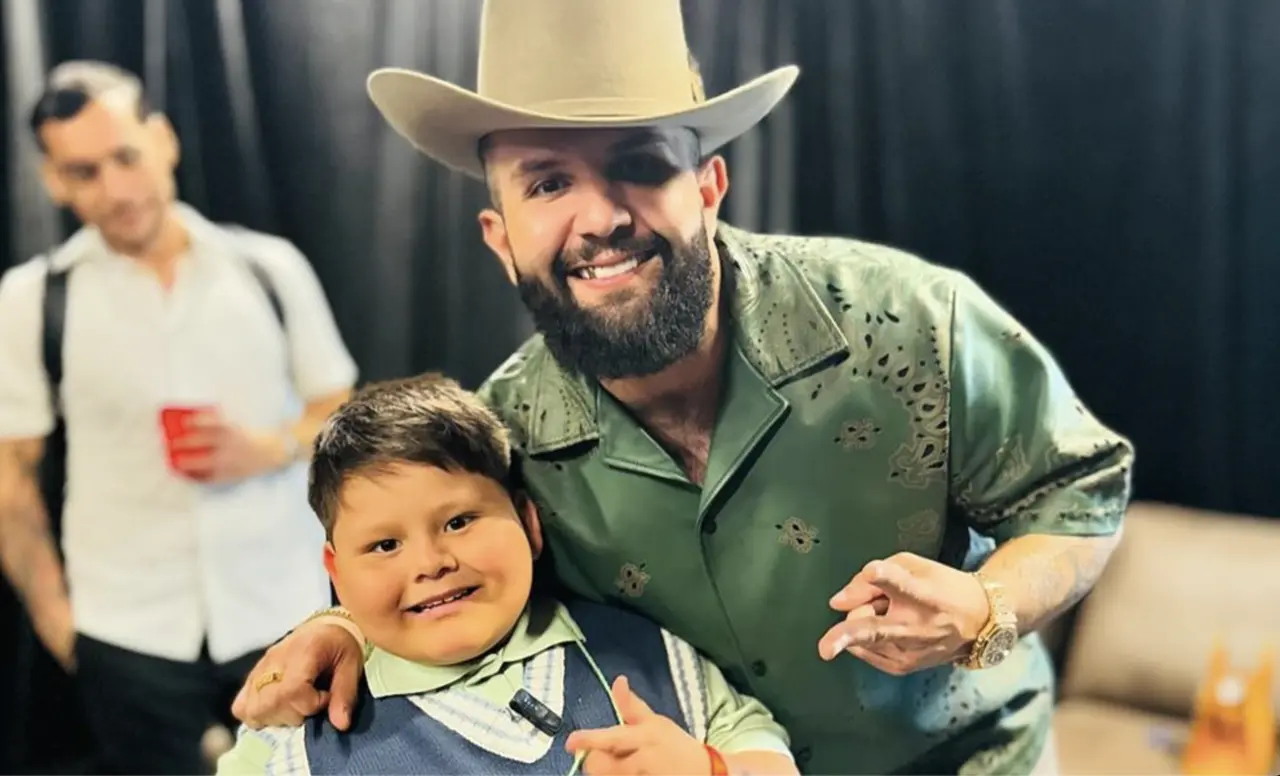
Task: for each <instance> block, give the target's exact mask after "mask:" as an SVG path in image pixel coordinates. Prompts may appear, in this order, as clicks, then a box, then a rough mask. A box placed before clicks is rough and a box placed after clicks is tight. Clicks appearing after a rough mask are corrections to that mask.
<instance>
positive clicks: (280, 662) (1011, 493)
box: [235, 0, 1133, 773]
mask: <svg viewBox="0 0 1280 776" xmlns="http://www.w3.org/2000/svg"><path fill="white" fill-rule="evenodd" d="M479 72H480V77H479V88H478V94H477V93H472V92H469V91H466V90H463V89H461V88H459V87H457V86H454V85H452V84H448V83H445V82H442V81H439V80H437V79H435V78H432V77H429V76H426V75H422V74H419V73H413V72H408V71H404V70H381V71H378V72H376V73H374V74H373V75H372V76H371V78H370V80H369V92H370V95H371V97H372V99H373V101H374V103H375V104H376V105H377V107H378V108H379V110H380V111H381V112H382V114H383V116H384V117H386V119H387V120H388V122H389V123H390V124H391V126H392V127H393V128H395V130H396V131H397V132H399V133H400V134H401V135H402V136H403V137H405V138H406V139H407V140H408V141H409V142H411V143H412V144H413V145H414V146H415V147H416V148H418V149H419V150H420V151H421V152H422V153H424V154H425V155H426V156H428V157H430V158H432V159H435V160H437V161H439V162H441V163H443V164H445V165H446V166H448V167H450V168H452V169H455V170H459V171H462V172H464V173H467V174H470V175H472V176H474V177H477V178H482V177H483V178H485V179H486V180H487V182H488V186H489V188H490V190H491V193H492V198H493V204H492V207H490V208H488V209H486V210H484V211H483V212H482V213H480V216H479V221H480V227H481V230H482V232H483V235H484V239H485V242H486V244H487V245H488V246H489V248H490V249H491V250H492V252H493V253H494V255H495V256H496V257H497V258H498V260H499V261H500V262H501V263H502V266H503V268H504V269H505V271H506V273H507V275H508V277H509V278H510V279H511V281H512V283H514V284H516V285H517V287H518V288H519V289H520V293H521V298H522V299H523V300H524V303H525V305H526V306H527V307H528V309H529V311H530V312H531V313H532V315H533V318H534V320H535V322H536V324H537V328H538V332H539V333H538V334H537V335H536V336H535V337H534V338H532V339H531V340H530V341H529V342H527V343H526V344H525V345H524V346H523V347H521V348H520V350H519V351H518V352H517V353H516V354H515V355H514V356H513V357H512V358H511V359H510V360H508V362H507V363H506V364H504V365H503V366H502V367H500V368H499V369H498V370H497V372H495V373H494V374H493V375H492V376H491V377H490V379H489V380H488V381H487V382H486V384H485V386H484V388H483V392H484V394H485V396H486V397H487V399H488V401H490V402H491V404H492V406H493V407H494V408H496V409H497V410H499V411H500V412H501V413H502V415H503V417H504V418H505V420H506V422H507V423H508V424H509V425H510V426H511V428H512V430H513V432H514V434H515V437H516V439H517V440H518V442H519V448H520V463H521V469H522V473H523V477H524V479H525V482H526V485H527V487H528V489H529V491H530V493H531V494H532V495H533V497H534V498H535V499H536V500H537V502H538V503H539V504H540V505H541V507H542V514H543V519H544V521H545V530H546V532H547V537H548V541H549V546H550V549H551V553H552V557H553V558H554V559H555V568H556V572H557V575H558V577H559V579H560V580H561V581H562V582H563V583H564V584H565V585H566V586H567V587H568V588H570V589H571V590H572V591H574V592H576V593H577V594H580V595H583V596H587V597H590V598H593V599H596V600H603V601H608V602H612V603H615V604H620V605H625V606H628V607H631V608H633V609H635V610H637V611H640V612H642V613H644V614H645V615H647V616H649V617H650V618H652V619H654V620H656V621H657V622H659V623H661V624H662V625H663V626H664V627H666V628H668V629H669V630H671V631H672V632H674V633H676V634H678V635H679V636H681V637H683V638H685V639H687V640H688V641H689V642H691V643H693V644H694V645H695V646H697V647H698V648H699V649H701V650H703V651H704V652H706V653H707V654H708V655H710V656H711V657H712V658H713V659H714V660H715V661H716V662H717V663H718V664H719V665H720V666H721V667H722V668H723V669H724V671H725V672H726V674H727V675H728V676H729V677H730V679H731V680H732V681H734V682H735V683H736V684H737V685H738V686H739V687H740V688H741V689H742V690H744V691H746V692H749V693H750V694H752V695H754V696H756V697H757V698H759V699H760V700H762V701H763V702H764V703H765V704H766V705H768V706H769V707H770V708H771V709H772V710H773V712H774V714H775V715H776V716H777V718H778V719H779V721H781V722H782V723H783V724H784V725H785V726H786V727H787V729H788V731H789V733H790V735H791V738H792V741H791V746H792V751H793V753H794V756H795V759H796V762H797V763H798V764H799V766H800V767H801V769H802V770H804V771H807V772H814V773H855V772H857V773H889V772H897V773H908V772H911V773H920V772H927V773H958V772H959V773H1028V772H1041V773H1050V772H1053V771H1054V769H1055V767H1056V766H1055V758H1054V757H1053V751H1052V745H1051V737H1050V723H1051V713H1052V703H1053V679H1052V671H1051V666H1050V663H1049V661H1048V659H1047V656H1046V652H1045V650H1044V648H1043V646H1042V644H1041V641H1040V639H1039V637H1038V636H1037V635H1036V633H1035V631H1036V630H1037V629H1038V628H1040V627H1041V626H1042V625H1044V624H1045V623H1046V622H1048V621H1049V620H1050V619H1051V618H1053V617H1054V616H1056V615H1057V614H1059V613H1061V612H1062V611H1064V610H1065V609H1067V608H1068V607H1070V606H1071V605H1072V604H1074V603H1075V602H1076V601H1078V600H1079V599H1080V598H1081V597H1082V596H1083V595H1084V594H1085V592H1086V591H1088V590H1089V589H1090V588H1091V586H1092V585H1093V584H1094V582H1095V581H1096V580H1097V578H1098V576H1099V574H1100V573H1101V571H1102V569H1103V567H1104V565H1105V564H1106V561H1107V559H1108V557H1109V556H1110V554H1111V552H1112V550H1113V549H1114V547H1115V546H1116V543H1117V541H1118V539H1119V536H1120V527H1121V522H1122V518H1123V515H1124V512H1125V509H1126V505H1127V502H1128V498H1129V493H1130V485H1129V478H1130V469H1131V466H1132V462H1133V450H1132V448H1131V446H1130V444H1129V443H1128V441H1126V440H1125V439H1124V438H1123V437H1121V436H1119V435H1118V434H1116V433H1114V432H1113V431H1111V430H1110V429H1108V428H1107V427H1105V426H1104V425H1103V424H1101V423H1100V422H1099V421H1098V420H1097V419H1095V418H1094V416H1093V415H1091V414H1090V413H1089V412H1088V410H1086V409H1085V407H1084V406H1083V405H1082V404H1081V403H1080V401H1079V400H1078V399H1077V398H1076V396H1075V395H1074V393H1073V392H1072V390H1071V388H1070V386H1069V384H1068V382H1067V380H1066V379H1065V377H1064V376H1063V374H1062V371H1061V370H1060V368H1059V367H1058V365H1057V364H1056V363H1055V362H1054V359H1053V358H1052V356H1051V354H1050V353H1049V352H1048V351H1047V350H1046V349H1045V347H1044V346H1042V345H1041V344H1040V343H1039V342H1037V341H1036V340H1035V339H1034V338H1033V337H1032V335H1031V334H1030V333H1028V332H1027V331H1026V330H1025V329H1024V328H1023V327H1022V326H1020V325H1019V324H1018V322H1017V321H1015V320H1014V319H1013V318H1012V317H1011V316H1010V315H1009V314H1008V313H1006V312H1005V311H1004V310H1003V309H1001V307H1000V306H999V305H998V304H997V303H996V302H994V301H993V300H992V299H991V298H990V297H989V296H988V295H986V294H985V293H983V291H982V290H981V289H980V288H979V287H978V286H977V285H975V284H974V283H973V282H972V281H971V280H969V279H968V278H966V277H964V276H963V275H961V274H959V273H957V272H954V271H951V270H948V269H944V268H942V267H938V266H935V265H932V264H929V263H926V262H925V261H923V260H921V259H919V258H916V257H913V256H910V255H907V254H905V253H902V252H899V251H896V250H892V249H890V248H886V247H881V246H877V245H871V244H868V243H864V242H858V241H855V240H849V239H826V238H810V237H790V236H766V235H760V234H752V233H748V232H745V231H742V230H740V229H736V228H733V227H731V226H729V225H727V224H724V223H722V222H721V221H720V220H719V210H720V205H721V202H722V201H723V199H724V196H725V194H726V192H727V191H728V187H729V172H728V168H727V166H726V164H725V161H724V159H723V158H722V157H721V156H719V155H717V154H716V151H717V150H718V149H719V148H721V147H722V146H723V145H724V144H725V143H727V142H729V141H730V140H732V139H733V138H735V137H737V136H738V135H740V134H742V133H743V132H745V131H746V130H747V129H749V128H750V127H752V126H753V125H755V124H756V123H757V122H758V121H760V120H761V119H762V118H764V117H765V116H766V115H767V114H768V113H769V111H770V110H771V109H772V108H773V107H774V106H775V105H776V104H777V103H778V102H779V101H780V100H781V99H782V98H783V96H784V95H785V94H786V92H787V91H788V89H789V88H790V86H791V85H792V83H793V82H794V80H795V78H796V77H797V74H798V71H797V69H796V68H794V67H784V68H781V69H779V70H776V71H774V72H771V73H769V74H767V75H764V76H762V77H760V78H757V79H755V80H753V81H751V82H750V83H748V84H746V85H743V86H741V87H738V88H736V89H734V90H732V91H730V92H727V93H725V94H722V95H719V96H717V97H715V98H714V99H709V100H708V99H705V98H704V95H703V90H702V85H701V81H700V79H699V76H698V74H697V71H696V68H694V67H692V66H691V58H690V56H689V54H688V47H687V43H686V40H685V33H684V28H683V24H682V20H681V15H680V3H679V2H678V0H611V2H608V3H601V2H599V0H539V1H538V2H530V0H488V2H486V3H485V8H484V16H483V22H482V36H481V46H480V69H479ZM334 626H342V627H334ZM352 636H355V638H352ZM359 639H360V637H359V634H358V632H355V631H354V629H352V628H350V623H346V622H345V621H344V620H343V619H342V618H341V617H340V616H338V615H334V614H328V615H325V616H322V617H318V618H316V619H314V620H313V621H311V622H308V623H306V624H305V625H304V626H302V627H300V628H299V629H298V630H296V631H295V632H294V633H293V634H292V635H290V636H289V637H288V638H286V639H285V640H283V641H282V642H280V643H279V644H278V645H276V646H275V647H273V648H272V649H271V650H270V651H269V652H268V653H267V654H266V656H264V658H263V659H262V661H261V662H260V664H259V668H258V672H259V674H260V675H261V676H265V677H268V678H277V677H278V679H277V680H276V681H264V682H262V683H251V684H250V685H248V686H246V689H245V690H243V691H242V694H241V696H240V698H239V699H238V701H237V705H236V709H235V710H236V712H237V713H238V715H239V716H240V717H241V719H244V720H246V721H247V722H248V723H249V724H250V725H261V724H265V723H269V722H273V721H282V722H296V721H297V719H299V718H300V717H301V716H302V715H306V714H312V713H315V712H317V711H318V710H319V709H321V708H322V707H323V706H324V705H325V704H326V703H327V704H328V706H329V715H330V719H331V720H332V721H333V722H334V723H335V724H336V725H338V726H340V727H341V726H344V725H346V724H347V721H348V719H349V712H350V703H351V701H352V699H353V698H354V697H355V692H354V688H355V684H356V681H357V677H358V674H359V668H360V654H361V652H360V641H359ZM329 673H332V674H333V681H332V686H331V688H330V690H328V691H325V692H322V691H320V690H317V689H316V688H315V687H314V684H313V680H315V678H316V677H317V676H318V675H321V674H329ZM617 740H619V739H617V738H612V739H611V738H602V739H600V740H599V746H600V747H602V748H604V749H609V747H613V746H615V745H616V744H615V743H613V742H616V741H617ZM607 753H608V754H609V755H610V756H612V757H613V758H614V759H613V760H611V761H610V762H612V763H613V764H614V766H613V767H614V768H615V769H616V772H628V766H627V765H626V762H627V760H626V756H625V755H626V753H625V752H623V751H613V750H611V749H610V750H609V751H608V752H607ZM587 770H588V771H589V772H590V771H591V770H592V762H591V760H590V759H589V760H588V761H587Z"/></svg>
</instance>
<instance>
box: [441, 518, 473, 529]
mask: <svg viewBox="0 0 1280 776" xmlns="http://www.w3.org/2000/svg"><path fill="white" fill-rule="evenodd" d="M475 519H476V518H475V516H474V515H458V516H457V517H455V518H451V519H450V520H449V522H447V523H445V524H444V530H446V531H461V530H462V529H463V528H466V527H467V526H469V525H471V522H472V521H473V520H475Z"/></svg>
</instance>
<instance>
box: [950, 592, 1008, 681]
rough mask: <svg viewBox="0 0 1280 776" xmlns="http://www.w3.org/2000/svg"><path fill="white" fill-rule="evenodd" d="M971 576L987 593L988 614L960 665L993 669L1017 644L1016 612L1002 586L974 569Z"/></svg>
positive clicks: (970, 667)
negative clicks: (989, 614)
mask: <svg viewBox="0 0 1280 776" xmlns="http://www.w3.org/2000/svg"><path fill="white" fill-rule="evenodd" d="M973 576H974V578H975V579H977V580H978V582H979V583H980V584H981V585H982V590H983V592H984V593H986V594H987V603H988V604H990V606H991V616H990V617H988V618H987V623H986V625H983V626H982V630H980V631H978V638H976V639H975V640H974V642H973V649H972V650H970V652H969V657H968V658H967V659H965V658H962V659H961V660H960V661H959V665H961V666H963V667H965V668H969V669H980V668H994V667H995V666H998V665H1000V664H1001V663H1003V662H1004V661H1005V659H1006V658H1008V657H1009V654H1010V653H1012V652H1013V648H1014V647H1016V646H1017V645H1018V615H1017V614H1016V613H1015V612H1014V611H1013V607H1012V606H1010V605H1009V601H1008V599H1007V598H1005V595H1004V586H1003V585H1001V584H1000V583H999V582H992V581H991V580H989V579H986V578H985V577H983V576H982V574H981V573H979V572H974V575H973Z"/></svg>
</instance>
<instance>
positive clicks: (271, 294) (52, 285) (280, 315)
mask: <svg viewBox="0 0 1280 776" xmlns="http://www.w3.org/2000/svg"><path fill="white" fill-rule="evenodd" d="M45 264H46V265H47V270H46V272H45V279H44V304H43V310H44V314H43V315H44V320H43V323H42V331H43V335H42V340H43V348H42V350H43V354H44V372H45V375H47V376H48V378H49V391H50V393H51V394H52V397H51V398H52V401H53V404H52V406H53V412H54V414H55V415H59V414H60V412H59V407H60V406H61V405H60V398H61V388H62V341H63V337H64V335H65V334H66V328H67V278H68V277H70V275H71V271H70V269H69V268H64V269H55V268H54V266H53V261H52V259H48V258H47V259H45ZM245 264H247V265H248V266H249V271H250V272H251V273H253V278H254V280H256V281H258V285H260V286H262V291H263V293H265V294H266V295H267V302H269V303H270V304H271V311H272V312H273V313H274V314H275V316H276V320H277V321H279V322H280V326H281V327H283V328H284V329H285V331H286V332H287V331H288V324H287V323H286V321H285V316H284V305H283V304H281V303H280V295H279V294H278V293H276V286H275V283H273V282H272V280H271V275H270V274H269V273H268V272H267V271H266V270H265V269H263V268H262V265H261V264H259V263H258V262H257V261H255V260H254V259H252V258H250V257H247V256H246V257H245Z"/></svg>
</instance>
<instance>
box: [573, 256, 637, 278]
mask: <svg viewBox="0 0 1280 776" xmlns="http://www.w3.org/2000/svg"><path fill="white" fill-rule="evenodd" d="M638 266H640V260H639V259H627V260H626V261H623V262H619V263H617V264H610V265H609V266H607V267H582V268H581V269H579V270H578V271H577V273H576V274H577V276H578V277H580V278H583V279H584V280H604V279H605V278H613V277H617V276H618V275H621V274H623V273H625V272H630V271H631V270H633V269H635V268H636V267H638Z"/></svg>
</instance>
